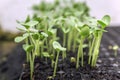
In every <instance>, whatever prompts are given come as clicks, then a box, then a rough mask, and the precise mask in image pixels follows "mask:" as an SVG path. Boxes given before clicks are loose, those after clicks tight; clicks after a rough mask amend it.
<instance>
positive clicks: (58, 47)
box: [53, 41, 66, 51]
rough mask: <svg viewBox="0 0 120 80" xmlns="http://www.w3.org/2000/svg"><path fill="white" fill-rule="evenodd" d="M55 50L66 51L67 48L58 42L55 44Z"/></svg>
mask: <svg viewBox="0 0 120 80" xmlns="http://www.w3.org/2000/svg"><path fill="white" fill-rule="evenodd" d="M53 48H54V49H56V50H59V51H60V50H61V51H66V48H64V47H62V46H61V45H60V44H59V43H58V42H57V41H54V42H53Z"/></svg>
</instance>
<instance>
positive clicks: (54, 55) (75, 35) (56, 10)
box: [15, 0, 110, 79]
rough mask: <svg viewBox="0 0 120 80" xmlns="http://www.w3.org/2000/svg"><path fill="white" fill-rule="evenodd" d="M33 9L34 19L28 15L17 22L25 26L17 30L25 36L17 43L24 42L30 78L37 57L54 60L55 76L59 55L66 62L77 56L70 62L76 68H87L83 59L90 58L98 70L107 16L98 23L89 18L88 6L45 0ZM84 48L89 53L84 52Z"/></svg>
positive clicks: (17, 38)
mask: <svg viewBox="0 0 120 80" xmlns="http://www.w3.org/2000/svg"><path fill="white" fill-rule="evenodd" d="M33 9H34V10H35V14H34V15H33V16H32V17H30V16H27V18H26V20H25V21H24V22H19V21H18V23H19V24H21V25H22V26H23V28H18V29H19V30H20V31H23V32H24V33H23V35H22V36H18V37H16V38H15V42H21V41H24V44H23V49H24V50H25V51H26V60H27V62H29V63H30V70H31V73H30V74H31V79H32V77H33V72H34V60H35V58H36V57H39V58H45V60H46V61H47V59H48V58H49V59H50V60H51V67H53V70H54V72H53V77H55V76H56V71H57V65H58V59H59V56H60V54H61V55H62V59H63V60H64V59H65V58H68V55H69V53H68V52H69V51H72V52H73V53H74V54H75V55H76V57H71V58H70V61H71V62H75V63H76V69H78V68H79V67H80V66H81V67H82V66H86V65H85V63H84V56H88V61H87V62H88V64H89V65H91V66H92V67H95V65H96V61H97V58H98V55H99V47H100V43H101V38H102V35H103V32H106V30H105V28H106V26H108V25H109V23H110V17H109V16H108V15H105V16H104V17H103V18H102V19H101V20H97V19H95V18H94V17H91V16H90V15H89V8H88V7H87V5H86V4H85V3H81V2H75V1H74V0H55V1H54V2H53V3H47V2H44V1H42V2H41V3H40V4H39V5H35V6H33ZM84 48H88V51H86V52H85V51H84V50H83V49H84Z"/></svg>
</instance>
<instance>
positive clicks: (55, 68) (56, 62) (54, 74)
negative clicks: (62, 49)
mask: <svg viewBox="0 0 120 80" xmlns="http://www.w3.org/2000/svg"><path fill="white" fill-rule="evenodd" d="M59 54H60V53H59V51H57V57H56V61H55V67H54V73H53V77H55V76H56V71H57V64H58V58H59Z"/></svg>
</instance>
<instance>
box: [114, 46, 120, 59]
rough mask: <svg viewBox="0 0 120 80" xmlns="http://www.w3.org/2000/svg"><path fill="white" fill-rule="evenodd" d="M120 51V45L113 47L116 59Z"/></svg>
mask: <svg viewBox="0 0 120 80" xmlns="http://www.w3.org/2000/svg"><path fill="white" fill-rule="evenodd" d="M118 49H119V46H118V45H114V46H113V50H114V55H115V57H116V56H117V51H118Z"/></svg>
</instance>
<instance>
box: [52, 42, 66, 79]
mask: <svg viewBox="0 0 120 80" xmlns="http://www.w3.org/2000/svg"><path fill="white" fill-rule="evenodd" d="M53 48H54V49H55V50H56V51H57V57H56V61H55V67H54V73H53V77H55V76H56V70H57V65H58V58H59V54H60V51H66V48H64V47H62V46H61V45H60V44H59V43H58V42H56V41H54V42H53Z"/></svg>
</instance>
